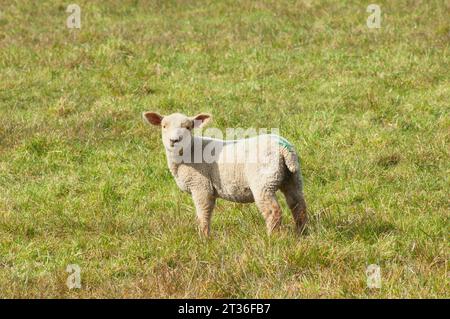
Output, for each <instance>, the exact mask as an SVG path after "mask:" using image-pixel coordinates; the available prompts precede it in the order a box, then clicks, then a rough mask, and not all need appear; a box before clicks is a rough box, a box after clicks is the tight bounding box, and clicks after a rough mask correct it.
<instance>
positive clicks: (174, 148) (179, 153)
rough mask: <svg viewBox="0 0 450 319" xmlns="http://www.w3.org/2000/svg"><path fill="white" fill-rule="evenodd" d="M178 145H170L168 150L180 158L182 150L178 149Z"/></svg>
mask: <svg viewBox="0 0 450 319" xmlns="http://www.w3.org/2000/svg"><path fill="white" fill-rule="evenodd" d="M179 145H180V143H179V142H177V143H174V144H170V150H171V151H172V152H177V151H178V155H180V156H182V155H183V148H182V147H179Z"/></svg>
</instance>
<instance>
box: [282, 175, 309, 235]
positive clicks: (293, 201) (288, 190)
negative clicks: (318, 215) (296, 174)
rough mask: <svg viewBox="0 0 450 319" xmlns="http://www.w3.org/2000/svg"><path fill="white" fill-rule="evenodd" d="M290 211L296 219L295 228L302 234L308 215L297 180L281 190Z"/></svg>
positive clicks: (289, 182)
mask: <svg viewBox="0 0 450 319" xmlns="http://www.w3.org/2000/svg"><path fill="white" fill-rule="evenodd" d="M281 191H282V192H283V194H284V196H285V197H286V202H287V204H288V206H289V209H290V210H291V212H292V216H293V217H294V222H295V228H296V230H297V232H298V233H299V234H301V233H302V232H303V230H304V228H305V224H306V221H307V219H308V217H307V214H306V202H305V199H304V197H303V192H302V191H301V190H300V187H299V183H298V182H296V181H295V180H291V181H288V183H286V185H284V186H283V187H282V188H281Z"/></svg>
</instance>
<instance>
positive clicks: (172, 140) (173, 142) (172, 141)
mask: <svg viewBox="0 0 450 319" xmlns="http://www.w3.org/2000/svg"><path fill="white" fill-rule="evenodd" d="M169 141H170V145H172V146H173V145H174V144H175V143H178V142H179V141H181V136H180V137H179V138H178V139H176V140H174V139H169Z"/></svg>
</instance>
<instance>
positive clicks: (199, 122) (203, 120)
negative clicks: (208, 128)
mask: <svg viewBox="0 0 450 319" xmlns="http://www.w3.org/2000/svg"><path fill="white" fill-rule="evenodd" d="M191 119H192V120H193V121H194V127H195V128H200V127H203V126H205V125H206V124H208V123H209V122H211V121H212V116H211V115H210V114H206V113H200V114H197V115H196V116H194V117H192V118H191Z"/></svg>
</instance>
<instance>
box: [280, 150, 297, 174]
mask: <svg viewBox="0 0 450 319" xmlns="http://www.w3.org/2000/svg"><path fill="white" fill-rule="evenodd" d="M281 154H282V155H283V159H284V164H285V165H286V167H287V168H288V170H289V171H290V172H291V173H295V172H298V171H300V164H299V162H298V156H297V153H295V151H294V150H292V149H289V148H287V147H281Z"/></svg>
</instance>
